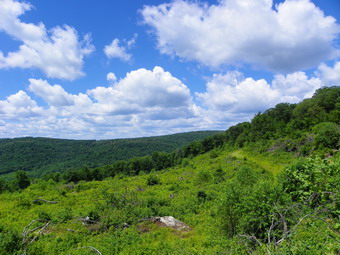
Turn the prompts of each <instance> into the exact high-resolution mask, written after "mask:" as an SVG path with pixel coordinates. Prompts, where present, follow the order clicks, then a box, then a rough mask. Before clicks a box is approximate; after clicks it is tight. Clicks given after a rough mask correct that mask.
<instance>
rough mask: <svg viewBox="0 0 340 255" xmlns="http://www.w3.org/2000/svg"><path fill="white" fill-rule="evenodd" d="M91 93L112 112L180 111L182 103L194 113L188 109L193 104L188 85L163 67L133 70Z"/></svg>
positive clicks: (90, 93)
mask: <svg viewBox="0 0 340 255" xmlns="http://www.w3.org/2000/svg"><path fill="white" fill-rule="evenodd" d="M88 94H89V95H91V96H92V97H93V98H94V99H95V100H96V101H97V102H98V106H100V107H102V108H103V109H104V108H105V109H106V110H107V111H108V112H111V113H112V114H117V113H121V114H126V113H138V112H146V111H149V112H150V109H152V111H153V112H154V113H153V114H152V115H155V114H156V115H157V113H159V112H163V111H164V109H172V111H175V112H176V114H179V112H178V111H177V110H178V109H180V108H181V107H182V108H183V109H184V112H186V111H189V112H188V113H187V114H189V115H190V114H191V113H190V110H188V109H189V108H190V105H191V104H192V102H191V97H190V91H189V89H188V88H187V87H186V86H185V85H184V84H183V83H182V82H181V81H180V80H178V79H177V78H175V77H173V76H172V75H171V74H170V73H169V72H165V71H164V70H163V69H162V68H161V67H155V68H154V69H153V70H147V69H143V68H142V69H138V70H136V71H132V72H130V73H127V75H126V77H125V78H124V79H121V80H120V81H119V82H116V83H115V84H114V86H112V87H97V88H95V89H93V90H90V91H88ZM181 112H182V111H181ZM164 116H165V115H163V117H164Z"/></svg>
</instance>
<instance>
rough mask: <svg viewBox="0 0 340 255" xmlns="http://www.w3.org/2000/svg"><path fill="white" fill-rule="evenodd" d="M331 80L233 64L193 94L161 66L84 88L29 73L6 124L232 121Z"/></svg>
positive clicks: (45, 128)
mask: <svg viewBox="0 0 340 255" xmlns="http://www.w3.org/2000/svg"><path fill="white" fill-rule="evenodd" d="M330 68H331V69H334V68H332V67H330ZM110 81H111V80H109V82H110ZM325 84H326V83H325V81H323V80H322V79H321V78H320V77H309V76H307V75H306V73H304V72H295V73H291V74H288V75H276V76H274V79H273V81H272V82H269V81H266V80H264V79H258V80H256V79H254V78H251V77H245V76H244V75H243V74H242V73H240V72H228V73H226V74H215V75H214V76H213V77H212V78H211V79H210V80H209V81H208V82H207V84H206V91H205V92H202V93H195V96H194V98H192V96H191V93H190V90H189V88H188V87H187V86H186V85H185V84H183V83H182V82H181V81H180V80H179V79H177V78H176V77H174V76H173V75H172V74H171V73H170V72H166V71H165V70H164V69H163V68H161V67H157V66H156V67H155V68H154V69H153V70H147V69H143V68H142V69H138V70H135V71H131V72H129V73H127V74H126V76H125V77H124V78H122V79H119V80H118V81H117V80H116V81H115V82H114V83H112V84H109V85H108V86H107V87H95V88H93V89H91V90H88V91H86V92H84V93H79V94H71V93H69V92H67V91H66V90H65V89H64V88H63V87H62V86H61V85H57V84H54V85H51V84H49V83H48V82H47V81H45V80H38V79H30V80H29V86H28V91H27V93H26V92H24V91H19V92H18V93H16V94H14V95H11V96H9V97H7V98H6V99H5V100H3V101H1V100H0V131H1V135H2V136H5V137H15V136H27V135H34V136H50V137H60V138H82V139H85V138H88V139H90V138H91V139H93V138H95V139H104V138H105V139H107V138H117V137H136V136H151V135H161V134H168V133H174V132H184V131H192V130H202V129H226V128H228V126H230V125H233V124H236V123H239V122H241V121H248V120H250V119H251V117H252V116H253V115H254V114H255V113H257V112H259V111H264V110H266V109H268V108H270V107H274V106H275V105H276V104H277V103H281V102H289V103H297V102H299V101H301V100H302V99H304V98H306V97H310V96H312V95H313V93H314V91H315V90H316V89H318V88H320V87H322V86H324V85H325ZM28 93H32V94H34V96H35V97H39V98H41V99H43V100H44V101H45V102H46V103H47V104H45V105H42V104H41V105H39V104H38V103H37V102H39V101H37V102H36V101H34V100H33V99H32V98H34V97H33V96H32V98H31V97H30V96H29V94H28ZM194 102H197V103H194Z"/></svg>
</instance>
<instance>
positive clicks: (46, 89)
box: [29, 79, 74, 106]
mask: <svg viewBox="0 0 340 255" xmlns="http://www.w3.org/2000/svg"><path fill="white" fill-rule="evenodd" d="M29 82H30V84H29V90H30V91H32V92H33V93H34V94H36V95H37V96H39V97H41V98H42V99H44V101H45V102H46V103H48V104H49V105H53V106H67V105H73V104H74V100H73V97H72V95H70V94H68V93H67V92H66V91H65V90H64V89H63V88H62V87H61V86H60V85H54V86H52V85H50V84H48V82H47V81H44V80H36V79H29Z"/></svg>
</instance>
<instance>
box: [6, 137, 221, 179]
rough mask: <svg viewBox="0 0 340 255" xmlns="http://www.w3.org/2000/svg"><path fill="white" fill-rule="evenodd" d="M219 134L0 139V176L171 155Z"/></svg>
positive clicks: (42, 172) (34, 174)
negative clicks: (155, 155) (108, 138)
mask: <svg viewBox="0 0 340 255" xmlns="http://www.w3.org/2000/svg"><path fill="white" fill-rule="evenodd" d="M217 133H219V131H198V132H189V133H180V134H173V135H166V136H157V137H145V138H134V139H116V140H101V141H96V140H64V139H51V138H31V137H27V138H16V139H0V174H6V173H11V172H14V171H16V170H24V171H30V172H31V176H35V177H38V176H41V175H42V174H44V173H46V172H54V171H58V172H63V171H65V170H67V169H70V168H81V167H83V166H88V167H97V166H103V165H107V164H111V163H113V162H114V161H117V160H125V159H129V158H133V157H141V156H146V155H150V154H151V153H152V152H155V151H162V152H171V151H174V150H176V149H178V148H181V147H183V146H184V145H187V144H189V143H191V142H193V141H197V140H202V139H204V138H205V137H207V136H211V135H214V134H217Z"/></svg>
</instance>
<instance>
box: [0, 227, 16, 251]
mask: <svg viewBox="0 0 340 255" xmlns="http://www.w3.org/2000/svg"><path fill="white" fill-rule="evenodd" d="M20 249H21V237H20V235H19V234H18V233H17V232H16V231H14V230H11V229H8V228H5V227H4V226H1V225H0V255H7V254H19V251H20Z"/></svg>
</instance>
